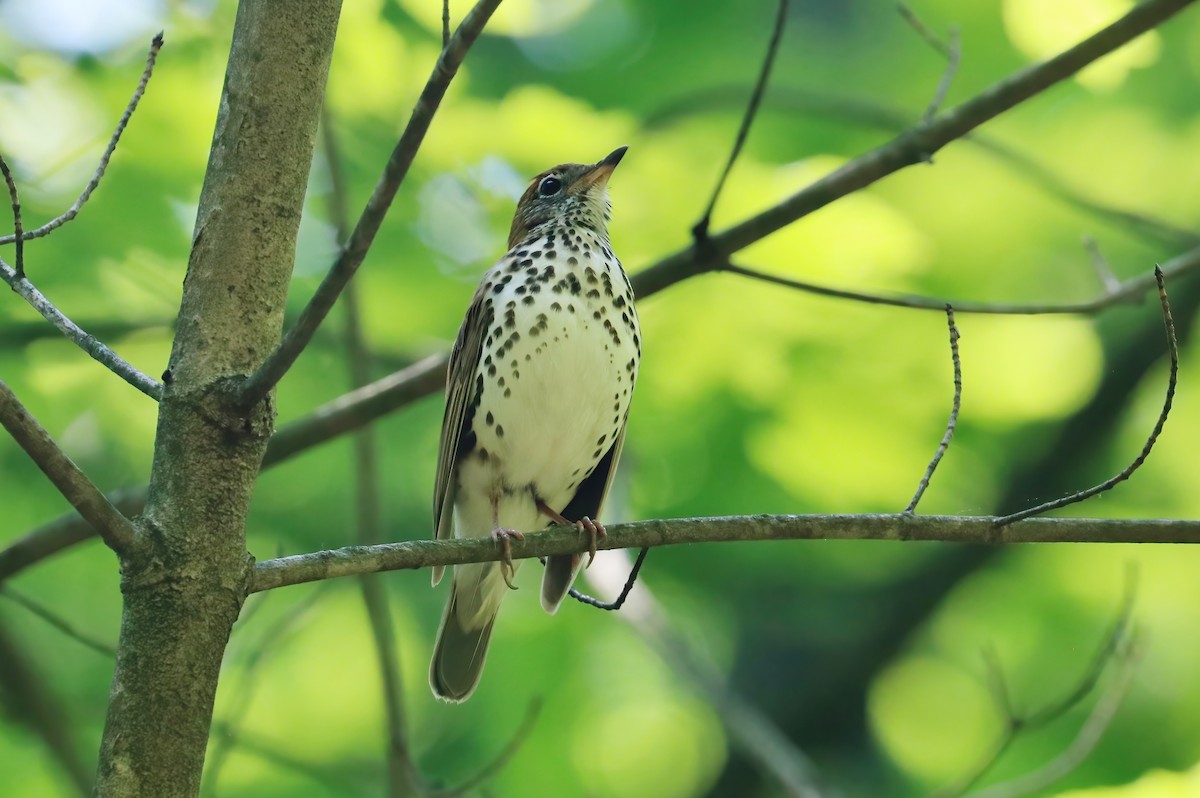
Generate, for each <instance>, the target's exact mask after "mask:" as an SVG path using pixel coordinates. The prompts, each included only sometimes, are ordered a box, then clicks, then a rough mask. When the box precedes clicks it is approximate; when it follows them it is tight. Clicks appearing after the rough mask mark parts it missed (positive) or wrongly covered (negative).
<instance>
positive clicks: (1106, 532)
mask: <svg viewBox="0 0 1200 798" xmlns="http://www.w3.org/2000/svg"><path fill="white" fill-rule="evenodd" d="M751 540H892V541H902V540H931V541H943V542H948V543H985V544H1007V543H1200V521H1164V520H1159V519H1103V518H1030V519H1026V520H1024V521H1018V522H1016V523H1014V524H1011V525H1009V526H1005V527H998V526H996V519H995V518H992V517H989V516H949V515H941V516H939V515H911V514H907V513H895V514H887V515H739V516H723V517H715V518H678V519H667V520H657V521H639V522H637V523H633V524H615V525H613V526H609V527H608V535H607V537H603V538H600V540H599V541H598V548H600V549H631V548H639V547H641V546H674V545H678V544H681V543H717V542H729V541H751ZM511 544H512V556H513V558H514V559H528V558H532V557H546V556H550V555H555V554H576V553H582V552H584V551H587V547H588V546H587V544H588V541H587V539H586V538H585V537H584V536H582V535H581V534H580V533H579V532H578V531H577V530H576V529H574V528H554V529H549V530H547V531H545V532H538V533H532V534H527V535H526V536H525V539H524V540H523V541H521V540H512V541H511ZM499 554H500V550H499V547H497V546H496V543H495V541H493V540H491V539H490V538H487V537H483V538H465V539H455V540H416V541H407V542H404V543H384V544H381V545H378V546H348V547H346V548H342V549H332V550H329V551H319V552H315V553H312V554H298V555H295V556H292V557H280V558H278V559H274V560H267V561H266V562H261V563H259V564H258V565H257V566H256V567H255V574H254V583H253V586H252V588H251V592H254V593H257V592H259V591H262V590H271V589H273V588H277V587H285V586H287V585H296V584H301V583H304V582H315V581H318V580H322V579H333V578H335V577H339V576H354V575H357V574H366V573H376V572H379V571H397V570H401V569H409V568H427V567H430V566H434V565H461V564H463V563H472V562H489V561H492V560H497V559H499Z"/></svg>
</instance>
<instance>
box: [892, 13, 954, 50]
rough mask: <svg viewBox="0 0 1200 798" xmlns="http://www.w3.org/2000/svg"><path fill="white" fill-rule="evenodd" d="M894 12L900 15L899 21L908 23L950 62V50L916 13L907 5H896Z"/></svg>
mask: <svg viewBox="0 0 1200 798" xmlns="http://www.w3.org/2000/svg"><path fill="white" fill-rule="evenodd" d="M896 11H897V12H898V13H899V14H900V17H901V19H903V20H904V21H905V22H907V23H908V25H909V27H911V28H912V29H913V30H914V31H915V32H916V34H917V35H918V36H920V37H921V39H922V40H923V41H924V42H925V43H926V44H928V45H929V46H930V47H932V48H933V49H934V51H935V52H937V53H938V54H939V55H941V56H942V58H945V59H946V60H947V61H948V60H950V55H951V48H950V45H948V44H947V43H946V42H944V41H942V39H941V37H940V36H938V35H937V34H936V33H934V32H933V31H932V30H930V29H929V26H928V25H926V24H925V23H924V22H922V21H921V18H920V17H918V16H917V12H915V11H913V10H912V7H910V6H909V5H908V3H904V2H900V3H896Z"/></svg>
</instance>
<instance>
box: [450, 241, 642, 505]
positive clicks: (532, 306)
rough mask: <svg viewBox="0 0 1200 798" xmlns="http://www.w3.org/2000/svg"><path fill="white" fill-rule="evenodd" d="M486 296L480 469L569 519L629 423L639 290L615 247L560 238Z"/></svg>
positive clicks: (499, 276) (529, 253) (518, 258)
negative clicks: (570, 506)
mask: <svg viewBox="0 0 1200 798" xmlns="http://www.w3.org/2000/svg"><path fill="white" fill-rule="evenodd" d="M581 238H582V237H581ZM567 243H571V244H574V246H567V245H566V244H567ZM584 243H589V246H588V247H587V248H586V249H585V248H584V247H583V246H582V245H583V244H584ZM484 290H485V291H486V292H487V296H486V299H485V318H486V319H487V320H488V328H487V331H486V334H485V336H484V346H483V350H482V353H481V357H480V374H479V376H481V377H482V381H481V382H479V383H478V384H481V385H482V390H481V393H480V396H479V405H478V409H477V411H476V414H475V416H474V419H473V421H472V424H473V426H474V430H475V433H476V436H477V440H478V448H479V449H482V450H483V452H484V453H483V455H482V456H481V457H480V459H482V460H484V461H485V462H486V463H489V464H490V467H491V470H493V471H494V473H495V474H496V475H497V478H498V479H502V480H503V482H504V484H505V486H506V487H507V488H509V489H512V490H520V489H522V488H524V487H525V486H533V488H534V490H535V491H536V492H537V494H538V496H539V497H541V498H543V499H544V500H545V501H546V502H547V503H549V504H550V506H551V507H554V508H555V509H559V510H561V509H562V507H563V506H565V504H566V502H567V501H569V499H570V497H571V496H572V495H573V493H574V489H575V488H576V487H577V486H578V484H579V482H581V481H582V480H583V479H584V478H586V476H588V475H589V474H590V473H591V471H592V470H593V469H594V468H595V467H596V464H597V463H598V462H599V460H600V458H601V457H602V456H603V455H604V453H605V452H607V451H608V449H609V448H610V447H611V446H612V444H613V441H614V440H615V439H616V436H617V435H618V434H619V432H620V430H621V429H623V428H624V425H625V420H626V417H627V414H628V411H629V402H630V399H631V397H632V394H633V386H634V381H635V380H636V378H637V369H638V361H639V355H640V345H641V341H640V335H641V333H640V329H639V327H638V321H637V314H636V312H635V311H634V307H633V292H632V290H631V289H630V287H629V282H628V280H627V279H626V277H625V274H624V272H623V271H622V270H621V267H620V264H619V262H618V261H617V260H616V258H615V257H614V256H613V255H612V252H611V250H610V249H609V248H608V246H607V242H604V241H601V240H599V239H592V240H591V241H590V242H586V241H584V240H581V241H569V242H565V241H563V239H562V238H559V240H558V241H552V242H550V243H549V244H547V243H546V242H545V241H542V242H540V243H534V244H531V245H528V246H524V247H519V248H517V249H514V250H513V251H512V252H510V253H509V255H508V256H506V257H505V259H504V260H502V261H501V262H500V263H499V264H497V266H496V267H494V268H493V269H492V271H491V272H489V274H488V275H487V277H486V278H485V287H484Z"/></svg>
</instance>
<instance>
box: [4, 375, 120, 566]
mask: <svg viewBox="0 0 1200 798" xmlns="http://www.w3.org/2000/svg"><path fill="white" fill-rule="evenodd" d="M0 426H3V427H4V428H5V429H6V430H8V433H9V434H10V435H12V436H13V439H14V440H16V442H17V443H18V444H19V445H20V447H21V448H22V449H24V450H25V453H26V454H28V455H29V458H30V459H31V460H33V462H34V464H35V465H37V467H38V468H40V469H41V470H42V473H43V474H45V475H46V476H47V477H48V478H49V479H50V481H51V482H52V483H53V484H54V487H56V488H58V492H59V493H61V494H62V495H63V497H64V498H65V499H66V500H67V501H69V502H70V503H71V506H72V507H74V508H75V509H76V510H77V511H78V512H79V514H80V515H81V516H83V517H84V518H85V519H86V520H87V522H88V523H89V524H91V525H92V526H93V527H95V529H96V531H97V532H98V533H99V534H100V537H101V538H103V539H104V542H105V543H106V544H107V545H108V547H109V548H110V549H112V550H113V551H115V552H117V554H122V553H123V552H125V551H127V550H128V549H129V547H130V546H131V545H133V539H134V531H133V524H131V523H130V522H129V519H128V518H126V517H125V516H123V515H121V513H120V512H118V511H117V508H115V507H113V506H112V504H110V503H109V501H108V499H107V498H106V497H105V495H104V494H103V493H101V492H100V490H99V488H97V487H96V486H95V485H94V484H92V481H91V480H90V479H88V478H87V475H86V474H84V473H83V472H82V471H80V470H79V466H77V465H75V463H74V461H72V460H71V458H70V457H67V455H66V453H65V452H63V450H62V449H60V448H59V447H58V444H56V443H55V442H54V440H53V439H52V438H51V437H50V434H49V433H48V432H46V430H45V429H44V428H43V427H42V425H41V424H39V423H38V422H37V420H36V419H35V418H34V417H33V416H31V415H30V414H29V411H28V410H26V409H25V406H24V405H22V404H21V401H20V400H19V399H17V397H16V394H14V393H13V392H12V390H11V389H9V387H8V385H7V384H6V383H4V382H3V381H0Z"/></svg>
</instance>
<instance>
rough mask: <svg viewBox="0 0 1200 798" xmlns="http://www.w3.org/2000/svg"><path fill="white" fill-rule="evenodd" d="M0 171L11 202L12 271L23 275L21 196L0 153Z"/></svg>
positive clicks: (23, 245) (23, 244)
mask: <svg viewBox="0 0 1200 798" xmlns="http://www.w3.org/2000/svg"><path fill="white" fill-rule="evenodd" d="M0 172H3V173H4V182H5V184H7V186H8V199H9V202H11V203H12V215H13V234H12V237H13V241H15V242H16V243H17V247H16V256H15V259H14V261H13V262H14V263H15V264H16V266H15V269H14V271H16V273H17V277H24V276H25V231H24V229H23V228H22V226H21V197H20V195H19V194H17V181H15V180H13V176H12V172H11V171H9V168H8V161H6V160H4V156H3V155H0Z"/></svg>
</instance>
